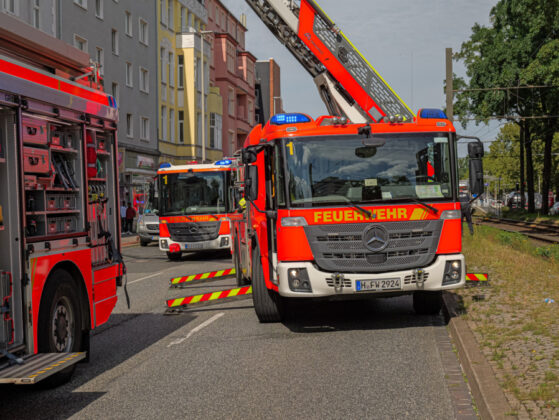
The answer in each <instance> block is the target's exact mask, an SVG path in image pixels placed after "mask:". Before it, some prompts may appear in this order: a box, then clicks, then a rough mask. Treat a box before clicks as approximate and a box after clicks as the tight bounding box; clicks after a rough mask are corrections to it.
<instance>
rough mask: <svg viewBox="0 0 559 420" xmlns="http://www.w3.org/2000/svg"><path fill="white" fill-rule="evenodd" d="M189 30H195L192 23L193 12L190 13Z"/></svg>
mask: <svg viewBox="0 0 559 420" xmlns="http://www.w3.org/2000/svg"><path fill="white" fill-rule="evenodd" d="M188 31H189V32H192V31H194V25H193V24H192V13H189V14H188Z"/></svg>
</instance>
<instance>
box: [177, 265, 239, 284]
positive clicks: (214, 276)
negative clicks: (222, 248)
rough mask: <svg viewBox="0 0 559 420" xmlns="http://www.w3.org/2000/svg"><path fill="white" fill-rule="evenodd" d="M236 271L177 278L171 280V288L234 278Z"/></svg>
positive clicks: (228, 270)
mask: <svg viewBox="0 0 559 420" xmlns="http://www.w3.org/2000/svg"><path fill="white" fill-rule="evenodd" d="M234 275H235V269H234V268H228V269H226V270H218V271H210V272H207V273H199V274H191V275H190V276H184V277H175V278H172V279H171V286H175V285H177V284H184V283H190V282H193V281H198V280H209V279H218V278H222V277H228V276H234Z"/></svg>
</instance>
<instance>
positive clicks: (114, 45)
mask: <svg viewBox="0 0 559 420" xmlns="http://www.w3.org/2000/svg"><path fill="white" fill-rule="evenodd" d="M111 49H112V51H113V54H115V55H118V31H117V30H116V29H111Z"/></svg>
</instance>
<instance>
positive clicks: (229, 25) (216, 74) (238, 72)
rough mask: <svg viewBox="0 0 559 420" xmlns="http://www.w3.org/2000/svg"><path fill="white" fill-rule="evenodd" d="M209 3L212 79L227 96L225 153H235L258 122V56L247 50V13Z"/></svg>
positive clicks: (213, 1)
mask: <svg viewBox="0 0 559 420" xmlns="http://www.w3.org/2000/svg"><path fill="white" fill-rule="evenodd" d="M205 3H206V8H207V11H208V24H207V28H208V30H209V31H211V33H212V36H213V39H214V42H213V62H212V67H211V69H210V79H211V80H212V82H213V83H214V84H215V86H217V87H218V88H219V90H220V93H221V96H222V98H223V102H222V114H223V120H222V135H223V142H222V143H223V153H224V155H226V156H231V155H232V154H233V153H234V152H235V151H236V150H238V149H239V148H241V147H242V145H243V143H244V141H245V138H246V136H247V134H248V133H249V132H250V130H251V129H252V127H253V125H254V124H255V118H254V116H255V78H254V74H255V62H256V57H254V55H252V54H251V53H250V52H249V51H246V50H245V33H246V31H247V28H246V19H245V17H244V16H241V20H239V19H237V18H236V17H235V16H234V15H233V14H232V13H231V12H230V11H229V10H228V9H227V8H226V7H225V6H224V4H223V3H222V2H221V1H219V0H206V2H205Z"/></svg>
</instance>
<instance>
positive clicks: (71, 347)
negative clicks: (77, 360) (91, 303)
mask: <svg viewBox="0 0 559 420" xmlns="http://www.w3.org/2000/svg"><path fill="white" fill-rule="evenodd" d="M81 326H82V316H81V311H80V306H79V298H78V293H77V291H76V286H75V283H74V281H73V280H72V276H71V275H70V274H69V273H68V272H67V271H65V270H61V269H57V270H55V271H54V272H52V273H51V275H50V276H49V281H48V283H47V286H46V289H45V291H44V294H43V299H42V300H41V306H40V309H39V324H38V334H39V336H38V345H39V353H73V352H78V351H81V350H82V331H81ZM75 368H76V365H72V366H69V367H67V368H66V369H64V370H61V371H60V372H58V373H55V374H54V375H52V376H50V377H48V378H47V379H45V380H44V381H42V382H41V383H42V386H45V387H55V386H59V385H62V384H64V383H66V382H68V381H69V380H70V378H71V377H72V374H73V373H74V369H75Z"/></svg>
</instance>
